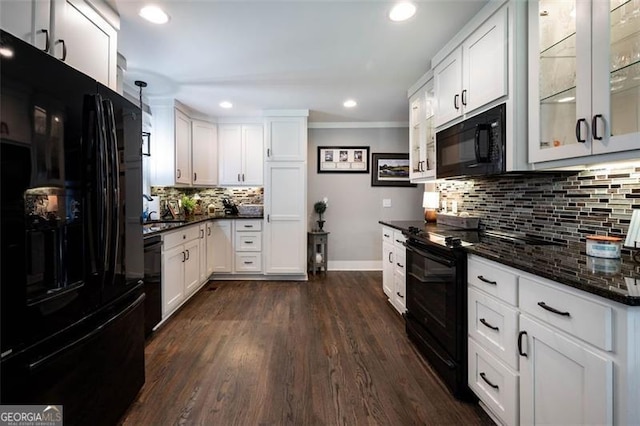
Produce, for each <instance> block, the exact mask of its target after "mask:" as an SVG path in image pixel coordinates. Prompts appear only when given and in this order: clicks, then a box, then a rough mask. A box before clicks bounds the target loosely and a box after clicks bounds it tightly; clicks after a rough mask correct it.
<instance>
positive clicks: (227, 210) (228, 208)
mask: <svg viewBox="0 0 640 426" xmlns="http://www.w3.org/2000/svg"><path fill="white" fill-rule="evenodd" d="M222 205H223V206H224V214H226V215H229V216H237V215H238V206H236V203H234V202H233V201H232V200H230V199H229V198H223V199H222Z"/></svg>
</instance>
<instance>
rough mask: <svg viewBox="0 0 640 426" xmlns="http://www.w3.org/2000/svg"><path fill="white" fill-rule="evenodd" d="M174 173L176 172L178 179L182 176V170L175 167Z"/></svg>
mask: <svg viewBox="0 0 640 426" xmlns="http://www.w3.org/2000/svg"><path fill="white" fill-rule="evenodd" d="M176 173H178V179H180V178H181V177H182V172H181V171H180V169H177V170H176Z"/></svg>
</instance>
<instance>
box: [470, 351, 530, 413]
mask: <svg viewBox="0 0 640 426" xmlns="http://www.w3.org/2000/svg"><path fill="white" fill-rule="evenodd" d="M468 367H469V370H468V382H469V387H470V388H471V390H472V391H473V392H474V393H475V394H476V395H477V396H478V398H480V400H481V401H482V402H483V403H484V404H485V405H486V406H487V407H488V408H489V409H490V410H491V411H492V412H493V414H494V415H495V416H496V417H498V418H499V419H501V420H502V422H503V423H504V424H507V425H516V424H518V399H519V391H518V389H519V377H518V375H517V374H516V373H515V372H513V371H511V370H509V368H508V367H507V366H505V365H503V364H502V363H500V361H498V360H497V359H496V358H494V357H493V355H491V354H490V353H489V352H487V351H486V350H485V349H484V348H483V347H482V346H481V345H479V344H478V343H476V342H475V341H474V340H473V339H469V365H468Z"/></svg>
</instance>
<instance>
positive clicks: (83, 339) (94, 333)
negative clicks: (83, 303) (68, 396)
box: [29, 294, 145, 371]
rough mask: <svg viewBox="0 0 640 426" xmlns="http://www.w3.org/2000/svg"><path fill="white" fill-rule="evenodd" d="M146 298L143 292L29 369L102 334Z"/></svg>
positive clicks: (34, 363)
mask: <svg viewBox="0 0 640 426" xmlns="http://www.w3.org/2000/svg"><path fill="white" fill-rule="evenodd" d="M144 298H145V295H144V294H141V295H140V296H139V297H138V298H137V299H136V300H135V301H134V302H133V303H131V304H130V305H129V306H127V307H126V308H124V309H122V310H121V311H120V312H118V313H117V314H116V315H114V316H112V317H111V318H109V319H108V320H106V321H105V322H103V323H102V324H100V325H99V326H97V327H96V328H94V329H93V330H91V331H90V332H89V333H87V334H85V335H84V336H82V337H80V338H78V339H76V340H74V341H73V342H71V343H69V344H67V345H65V346H63V347H61V348H58V349H57V350H55V351H53V352H51V353H50V354H48V355H46V356H44V357H42V358H40V359H38V360H37V361H35V362H32V363H30V364H29V370H30V371H34V370H37V369H38V368H39V367H41V366H43V365H45V364H47V363H48V362H51V361H53V360H54V359H55V358H56V357H58V356H59V355H61V354H63V353H66V352H67V351H69V350H71V349H73V348H75V347H77V346H79V345H81V344H83V343H84V342H87V341H89V340H91V338H93V337H95V336H97V335H98V334H100V333H101V332H102V331H103V330H104V329H105V328H107V327H109V325H111V324H112V323H114V322H116V321H118V320H119V319H120V318H122V317H123V316H125V315H127V314H128V313H129V312H131V311H133V310H134V309H136V308H137V307H138V306H139V305H140V304H141V303H142V302H143V301H144Z"/></svg>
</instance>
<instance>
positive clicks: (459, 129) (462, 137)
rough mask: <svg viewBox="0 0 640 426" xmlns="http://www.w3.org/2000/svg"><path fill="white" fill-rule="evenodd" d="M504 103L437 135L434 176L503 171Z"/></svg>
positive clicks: (504, 167)
mask: <svg viewBox="0 0 640 426" xmlns="http://www.w3.org/2000/svg"><path fill="white" fill-rule="evenodd" d="M505 145H506V136H505V104H501V105H498V106H496V107H494V108H491V109H490V110H487V111H485V112H483V113H480V114H478V115H476V116H473V117H471V118H469V119H467V120H464V121H462V122H460V123H458V124H454V125H453V126H451V127H448V128H446V129H444V130H441V131H439V132H437V133H436V163H437V167H436V177H437V178H438V179H441V178H453V177H464V176H487V175H495V174H500V173H504V172H506V146H505Z"/></svg>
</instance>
